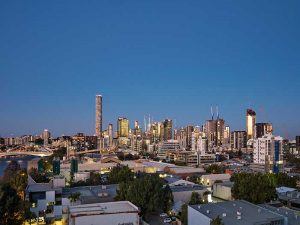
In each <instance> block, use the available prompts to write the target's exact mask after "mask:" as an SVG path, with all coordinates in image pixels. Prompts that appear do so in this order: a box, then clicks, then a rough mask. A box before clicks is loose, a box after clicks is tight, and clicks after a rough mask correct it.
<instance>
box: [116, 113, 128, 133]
mask: <svg viewBox="0 0 300 225" xmlns="http://www.w3.org/2000/svg"><path fill="white" fill-rule="evenodd" d="M128 135H129V121H128V119H127V118H123V117H119V118H118V138H123V137H125V138H128Z"/></svg>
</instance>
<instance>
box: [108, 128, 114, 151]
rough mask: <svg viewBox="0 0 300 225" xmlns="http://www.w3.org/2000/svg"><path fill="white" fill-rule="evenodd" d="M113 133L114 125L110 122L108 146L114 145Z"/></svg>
mask: <svg viewBox="0 0 300 225" xmlns="http://www.w3.org/2000/svg"><path fill="white" fill-rule="evenodd" d="M113 135H114V133H113V125H112V124H111V123H110V124H108V146H109V147H112V145H113V138H114V137H113Z"/></svg>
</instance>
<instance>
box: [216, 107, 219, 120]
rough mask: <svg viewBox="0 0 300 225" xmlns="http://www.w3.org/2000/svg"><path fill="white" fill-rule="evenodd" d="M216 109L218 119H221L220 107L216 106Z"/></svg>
mask: <svg viewBox="0 0 300 225" xmlns="http://www.w3.org/2000/svg"><path fill="white" fill-rule="evenodd" d="M216 111H217V119H219V107H218V106H216Z"/></svg>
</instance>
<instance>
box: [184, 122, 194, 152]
mask: <svg viewBox="0 0 300 225" xmlns="http://www.w3.org/2000/svg"><path fill="white" fill-rule="evenodd" d="M193 131H194V126H192V125H188V126H187V127H186V144H187V150H189V149H191V148H192V133H193Z"/></svg>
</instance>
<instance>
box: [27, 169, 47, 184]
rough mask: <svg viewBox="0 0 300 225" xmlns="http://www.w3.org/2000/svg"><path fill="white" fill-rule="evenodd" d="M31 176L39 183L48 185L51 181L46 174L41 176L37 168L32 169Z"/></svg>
mask: <svg viewBox="0 0 300 225" xmlns="http://www.w3.org/2000/svg"><path fill="white" fill-rule="evenodd" d="M29 175H30V176H31V177H32V179H33V180H34V181H35V182H37V183H48V182H49V181H50V180H49V179H48V178H47V176H46V175H45V174H44V173H41V174H40V173H39V172H38V170H37V169H36V168H31V169H30V171H29Z"/></svg>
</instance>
